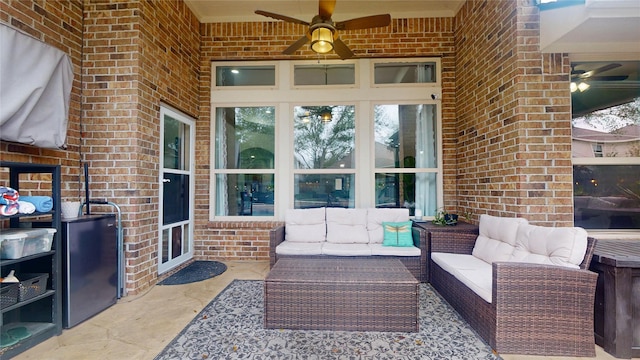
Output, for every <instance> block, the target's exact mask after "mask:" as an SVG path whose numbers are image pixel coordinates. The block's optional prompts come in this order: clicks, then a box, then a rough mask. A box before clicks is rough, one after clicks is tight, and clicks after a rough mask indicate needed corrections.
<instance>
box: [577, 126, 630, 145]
mask: <svg viewBox="0 0 640 360" xmlns="http://www.w3.org/2000/svg"><path fill="white" fill-rule="evenodd" d="M572 137H573V139H574V140H582V141H590V142H612V141H616V142H624V141H635V140H640V125H628V126H625V127H623V128H620V129H618V130H615V131H614V132H611V133H608V132H604V131H597V130H590V129H583V128H579V127H574V128H573V133H572Z"/></svg>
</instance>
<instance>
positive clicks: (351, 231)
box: [327, 208, 369, 244]
mask: <svg viewBox="0 0 640 360" xmlns="http://www.w3.org/2000/svg"><path fill="white" fill-rule="evenodd" d="M327 242H330V243H338V244H356V243H368V242H369V234H368V233H367V209H343V208H327Z"/></svg>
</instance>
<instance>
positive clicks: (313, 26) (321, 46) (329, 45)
mask: <svg viewBox="0 0 640 360" xmlns="http://www.w3.org/2000/svg"><path fill="white" fill-rule="evenodd" d="M335 6H336V0H319V4H318V15H316V16H314V17H313V19H312V20H311V22H310V23H309V22H306V21H304V20H299V19H296V18H292V17H289V16H285V15H280V14H274V13H271V12H268V11H262V10H256V14H258V15H262V16H266V17H270V18H274V19H277V20H283V21H286V22H290V23H294V24H300V25H305V26H308V27H309V29H308V30H307V33H306V34H305V35H304V36H303V37H301V38H300V39H299V40H298V41H296V42H294V43H293V44H291V46H289V47H288V48H286V49H285V50H284V51H283V52H282V53H283V54H286V55H291V54H293V53H294V52H296V50H298V49H300V48H301V47H302V46H303V45H305V44H306V43H308V42H309V41H310V42H311V50H313V51H314V52H316V53H318V54H326V53H329V52H330V51H331V50H334V51H335V52H336V54H338V56H340V58H341V59H348V58H350V57H352V56H353V52H352V51H351V49H349V47H348V46H347V45H346V44H345V43H344V42H343V41H342V40H340V37H339V36H338V30H357V29H368V28H374V27H382V26H388V25H389V24H390V23H391V15H389V14H384V15H372V16H365V17H361V18H356V19H351V20H345V21H337V22H334V21H333V20H332V19H331V16H333V10H334V8H335Z"/></svg>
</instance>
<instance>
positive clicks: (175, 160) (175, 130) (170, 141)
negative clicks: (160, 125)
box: [163, 115, 190, 171]
mask: <svg viewBox="0 0 640 360" xmlns="http://www.w3.org/2000/svg"><path fill="white" fill-rule="evenodd" d="M189 131H190V130H189V125H187V124H185V123H183V122H181V121H178V120H176V119H174V118H172V117H170V116H168V115H165V117H164V146H163V158H164V167H165V168H167V169H176V170H187V171H188V170H189V150H188V149H189V138H190V136H189Z"/></svg>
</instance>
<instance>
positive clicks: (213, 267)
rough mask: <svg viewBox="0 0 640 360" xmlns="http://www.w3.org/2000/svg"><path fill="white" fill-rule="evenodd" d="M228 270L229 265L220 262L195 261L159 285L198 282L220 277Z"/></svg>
mask: <svg viewBox="0 0 640 360" xmlns="http://www.w3.org/2000/svg"><path fill="white" fill-rule="evenodd" d="M226 270H227V265H225V264H223V263H221V262H218V261H194V262H192V263H191V264H189V265H187V266H186V267H185V268H184V269H181V270H180V271H178V272H177V273H175V274H173V275H171V276H169V277H168V278H166V279H164V280H162V281H161V282H159V283H158V285H180V284H188V283H192V282H198V281H202V280H206V279H210V278H212V277H215V276H218V275H220V274H222V273H223V272H225V271H226Z"/></svg>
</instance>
